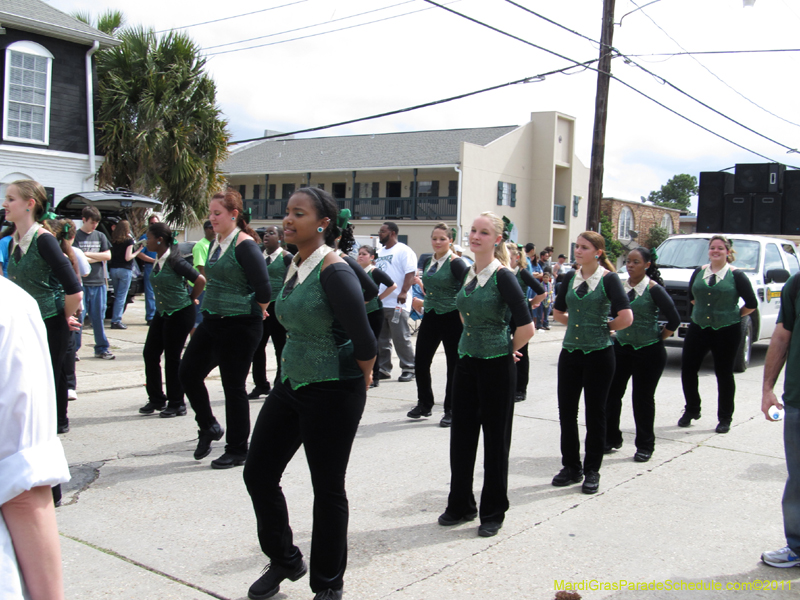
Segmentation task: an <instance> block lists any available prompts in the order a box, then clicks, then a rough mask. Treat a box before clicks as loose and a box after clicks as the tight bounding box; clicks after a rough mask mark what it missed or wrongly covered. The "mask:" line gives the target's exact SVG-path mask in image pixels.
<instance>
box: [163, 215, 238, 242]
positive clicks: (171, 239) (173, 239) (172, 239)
mask: <svg viewBox="0 0 800 600" xmlns="http://www.w3.org/2000/svg"><path fill="white" fill-rule="evenodd" d="M248 223H249V221H248ZM169 243H170V245H171V246H175V245H176V244H177V243H178V232H177V231H173V232H172V233H171V234H170V236H169Z"/></svg>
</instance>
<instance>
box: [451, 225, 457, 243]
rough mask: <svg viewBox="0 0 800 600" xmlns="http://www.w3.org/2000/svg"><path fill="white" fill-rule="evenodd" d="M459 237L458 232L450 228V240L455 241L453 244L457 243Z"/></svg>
mask: <svg viewBox="0 0 800 600" xmlns="http://www.w3.org/2000/svg"><path fill="white" fill-rule="evenodd" d="M457 235H458V230H457V229H456V228H455V227H451V228H450V239H451V240H453V242H455V241H456V236H457Z"/></svg>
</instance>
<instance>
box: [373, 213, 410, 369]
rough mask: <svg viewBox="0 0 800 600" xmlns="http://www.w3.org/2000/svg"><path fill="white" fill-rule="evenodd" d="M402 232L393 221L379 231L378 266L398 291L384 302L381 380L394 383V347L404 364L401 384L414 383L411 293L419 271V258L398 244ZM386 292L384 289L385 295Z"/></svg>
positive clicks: (380, 356) (376, 264)
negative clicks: (409, 320) (392, 379)
mask: <svg viewBox="0 0 800 600" xmlns="http://www.w3.org/2000/svg"><path fill="white" fill-rule="evenodd" d="M399 232H400V229H398V227H397V225H396V224H395V223H392V222H391V221H387V222H386V223H384V224H383V225H382V226H381V228H380V230H379V231H378V240H379V241H380V243H381V244H382V245H383V248H381V249H380V250H378V259H377V261H376V263H375V266H376V267H377V268H379V269H380V270H381V271H383V272H384V273H386V274H387V275H388V276H389V277H390V278H391V279H392V281H394V282H395V283H396V284H397V286H398V289H397V290H396V291H394V292H392V293H391V294H389V295H388V296H386V298H385V299H384V300H383V319H384V321H383V327H382V328H381V337H380V339H379V340H378V362H379V367H378V368H379V370H380V376H379V377H380V379H390V378H391V372H392V343H394V347H395V350H396V351H397V358H398V360H399V361H400V370H401V374H400V377H399V378H398V379H397V380H398V381H403V382H407V381H411V380H412V379H414V347H413V346H412V344H411V330H410V329H409V327H408V317H409V314H410V312H411V295H410V294H409V291H410V290H411V286H412V285H413V283H414V275H415V274H416V270H417V255H416V254H414V251H413V250H412V249H411V248H409V247H408V246H406V245H405V244H403V243H402V242H398V241H397V234H398V233H399ZM383 289H385V288H381V290H380V291H383ZM396 307H400V313H399V315H398V317H399V318H397V317H395V312H396Z"/></svg>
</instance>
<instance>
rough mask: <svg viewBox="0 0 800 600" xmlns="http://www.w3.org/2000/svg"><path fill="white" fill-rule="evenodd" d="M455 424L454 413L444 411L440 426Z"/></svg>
mask: <svg viewBox="0 0 800 600" xmlns="http://www.w3.org/2000/svg"><path fill="white" fill-rule="evenodd" d="M452 424H453V414H452V413H450V412H446V413H444V416H443V417H442V420H441V421H439V427H450V426H451V425H452Z"/></svg>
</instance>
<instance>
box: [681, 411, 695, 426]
mask: <svg viewBox="0 0 800 600" xmlns="http://www.w3.org/2000/svg"><path fill="white" fill-rule="evenodd" d="M699 418H700V413H692V412H689V411H688V410H687V411H684V413H683V416H682V417H681V418H680V419H678V427H688V426H689V425H691V424H692V419H694V420H695V421H697V420H698V419H699Z"/></svg>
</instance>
